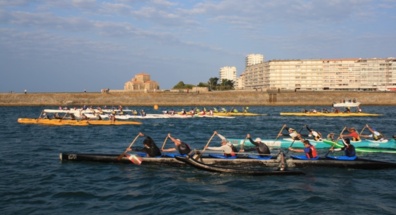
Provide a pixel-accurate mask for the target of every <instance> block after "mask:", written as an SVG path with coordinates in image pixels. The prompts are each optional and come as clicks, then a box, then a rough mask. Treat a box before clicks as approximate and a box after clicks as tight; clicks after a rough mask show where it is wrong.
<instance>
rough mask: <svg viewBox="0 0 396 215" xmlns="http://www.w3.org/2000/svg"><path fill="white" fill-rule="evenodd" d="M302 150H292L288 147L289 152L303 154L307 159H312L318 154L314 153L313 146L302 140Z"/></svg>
mask: <svg viewBox="0 0 396 215" xmlns="http://www.w3.org/2000/svg"><path fill="white" fill-rule="evenodd" d="M303 143H304V149H294V148H292V147H289V150H290V151H292V152H304V153H305V156H306V157H307V159H314V158H317V157H318V153H317V151H316V148H315V146H313V145H311V143H310V142H309V140H304V141H303Z"/></svg>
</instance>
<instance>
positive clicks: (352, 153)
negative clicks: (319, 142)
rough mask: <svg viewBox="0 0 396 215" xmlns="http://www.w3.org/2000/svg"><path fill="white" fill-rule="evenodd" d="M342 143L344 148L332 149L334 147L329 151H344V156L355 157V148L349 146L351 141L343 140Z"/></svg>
mask: <svg viewBox="0 0 396 215" xmlns="http://www.w3.org/2000/svg"><path fill="white" fill-rule="evenodd" d="M342 142H343V143H344V147H342V148H338V149H334V146H332V147H331V148H330V151H332V152H335V151H344V152H345V156H347V157H355V156H356V150H355V146H353V145H352V144H351V140H350V139H349V138H346V139H343V141H342Z"/></svg>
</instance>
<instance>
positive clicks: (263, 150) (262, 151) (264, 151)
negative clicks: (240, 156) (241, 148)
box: [246, 134, 271, 157]
mask: <svg viewBox="0 0 396 215" xmlns="http://www.w3.org/2000/svg"><path fill="white" fill-rule="evenodd" d="M246 138H247V139H249V141H250V143H252V144H253V145H255V148H256V150H257V153H258V154H259V155H260V156H261V157H262V156H268V155H270V154H271V151H270V149H269V148H268V146H267V145H266V144H265V143H263V142H262V141H261V139H260V138H256V139H255V140H254V141H253V140H252V138H251V137H250V134H247V135H246ZM246 151H247V150H246Z"/></svg>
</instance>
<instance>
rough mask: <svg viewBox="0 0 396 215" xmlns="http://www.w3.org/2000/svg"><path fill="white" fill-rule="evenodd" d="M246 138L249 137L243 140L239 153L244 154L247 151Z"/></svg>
mask: <svg viewBox="0 0 396 215" xmlns="http://www.w3.org/2000/svg"><path fill="white" fill-rule="evenodd" d="M246 138H247V137H245V139H243V141H242V144H241V148H240V149H239V152H244V151H245V149H244V147H245V141H246Z"/></svg>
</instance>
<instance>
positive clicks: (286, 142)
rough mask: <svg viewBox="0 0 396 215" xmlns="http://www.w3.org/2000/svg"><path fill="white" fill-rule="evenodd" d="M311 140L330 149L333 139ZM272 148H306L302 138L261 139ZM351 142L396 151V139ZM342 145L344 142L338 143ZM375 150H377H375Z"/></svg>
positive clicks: (247, 143)
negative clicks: (294, 139) (291, 146)
mask: <svg viewBox="0 0 396 215" xmlns="http://www.w3.org/2000/svg"><path fill="white" fill-rule="evenodd" d="M227 140H228V141H230V142H231V143H232V144H233V145H234V146H236V147H241V145H242V144H243V145H244V147H254V145H253V144H252V143H250V141H249V140H246V141H245V142H243V141H244V140H243V139H227ZM308 140H309V142H310V143H311V144H312V145H313V146H315V148H317V149H328V148H330V147H331V145H332V143H333V142H332V141H330V140H322V141H315V140H312V139H308ZM261 141H262V142H264V143H265V144H266V145H267V146H268V147H270V148H289V147H290V145H291V144H292V143H293V148H304V144H303V143H302V142H301V141H300V140H296V141H294V142H293V139H292V138H283V139H278V140H275V139H274V140H271V139H268V140H261ZM351 143H352V144H353V145H354V146H355V148H370V149H381V150H383V151H389V152H391V153H396V141H395V140H387V139H384V140H368V139H362V140H360V141H351ZM338 145H342V144H338ZM374 151H375V150H374Z"/></svg>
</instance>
